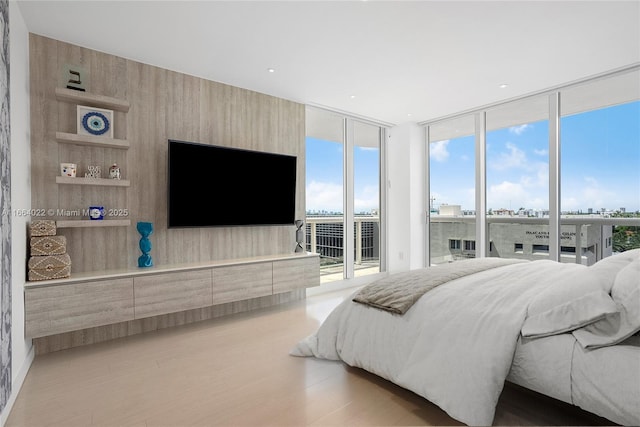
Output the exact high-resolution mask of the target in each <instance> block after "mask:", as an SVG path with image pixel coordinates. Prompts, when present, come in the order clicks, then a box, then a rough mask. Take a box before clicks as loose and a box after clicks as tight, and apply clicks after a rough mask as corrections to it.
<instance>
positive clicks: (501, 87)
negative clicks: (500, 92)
mask: <svg viewBox="0 0 640 427" xmlns="http://www.w3.org/2000/svg"><path fill="white" fill-rule="evenodd" d="M508 86H509V85H508V84H506V83H502V84H501V85H500V86H498V87H499V88H500V89H504V88H506V87H508Z"/></svg>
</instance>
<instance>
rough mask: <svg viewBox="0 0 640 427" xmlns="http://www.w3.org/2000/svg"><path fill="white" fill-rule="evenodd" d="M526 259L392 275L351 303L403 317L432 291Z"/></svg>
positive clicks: (476, 260) (480, 261)
mask: <svg viewBox="0 0 640 427" xmlns="http://www.w3.org/2000/svg"><path fill="white" fill-rule="evenodd" d="M522 262H527V261H526V260H519V259H508V258H470V259H467V260H462V261H456V262H453V263H449V264H440V265H437V266H432V267H427V268H421V269H419V270H411V271H407V272H403V273H394V274H391V275H389V276H387V277H385V278H383V279H380V280H376V281H375V282H373V283H370V284H368V285H366V286H365V287H364V288H362V289H361V290H360V292H358V293H357V294H356V295H355V297H354V298H353V301H354V302H358V303H361V304H365V305H369V306H371V307H375V308H379V309H381V310H386V311H389V312H391V313H394V314H400V315H402V314H404V313H406V312H407V310H409V309H410V308H411V306H413V304H414V303H415V302H416V301H418V299H420V297H421V296H422V295H424V294H425V293H426V292H428V291H430V290H431V289H433V288H435V287H437V286H439V285H442V284H444V283H446V282H450V281H451V280H455V279H458V278H460V277H463V276H468V275H469V274H473V273H478V272H481V271H485V270H489V269H491V268H496V267H502V266H505V265H511V264H516V263H522Z"/></svg>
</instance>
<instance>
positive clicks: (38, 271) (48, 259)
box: [28, 254, 71, 281]
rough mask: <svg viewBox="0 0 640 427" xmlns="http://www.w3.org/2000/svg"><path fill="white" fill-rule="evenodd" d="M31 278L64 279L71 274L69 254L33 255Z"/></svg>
mask: <svg viewBox="0 0 640 427" xmlns="http://www.w3.org/2000/svg"><path fill="white" fill-rule="evenodd" d="M28 267H29V280H30V281H34V280H50V279H64V278H66V277H69V276H71V258H69V255H68V254H63V255H49V256H32V257H31V258H29V263H28Z"/></svg>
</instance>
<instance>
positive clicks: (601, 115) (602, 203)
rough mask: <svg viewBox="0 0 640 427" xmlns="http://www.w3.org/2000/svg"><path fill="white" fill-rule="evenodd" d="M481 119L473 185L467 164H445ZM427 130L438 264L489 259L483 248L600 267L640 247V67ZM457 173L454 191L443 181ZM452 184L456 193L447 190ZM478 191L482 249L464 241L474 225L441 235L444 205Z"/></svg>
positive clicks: (432, 241)
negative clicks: (466, 126) (463, 129)
mask: <svg viewBox="0 0 640 427" xmlns="http://www.w3.org/2000/svg"><path fill="white" fill-rule="evenodd" d="M472 115H475V129H474V131H473V132H472V133H471V136H472V137H473V138H475V141H476V175H475V180H474V182H473V185H469V183H468V180H466V181H465V182H456V180H459V174H460V173H461V172H460V171H459V170H456V168H459V167H461V165H462V162H460V161H458V162H456V164H455V165H453V164H451V165H446V162H445V161H443V159H445V160H446V159H448V158H449V157H451V156H452V154H453V153H454V152H455V151H454V147H457V146H463V145H464V141H465V138H464V137H455V134H454V133H453V131H452V129H455V126H452V125H450V124H453V123H456V121H464V120H467V121H468V120H469V117H471V116H472ZM423 125H424V126H425V128H426V134H427V135H428V141H427V142H428V146H429V151H430V156H429V160H428V161H429V163H428V167H429V169H430V177H429V180H430V183H429V184H430V185H429V188H430V191H429V193H430V194H429V197H430V200H429V205H430V211H431V215H430V228H429V233H428V234H429V239H428V240H429V241H428V245H429V246H428V247H429V252H430V260H431V263H432V264H433V263H438V262H445V261H452V260H455V257H454V256H453V254H454V253H456V254H461V253H463V251H464V250H465V248H467V249H471V248H475V249H476V253H475V256H479V255H478V248H479V247H480V248H487V251H486V256H497V257H508V258H523V259H530V260H537V259H547V258H548V259H553V260H557V261H561V262H576V263H582V264H587V265H590V264H593V263H594V262H597V261H598V260H599V259H601V258H603V257H606V256H609V255H611V254H613V253H616V252H620V251H624V250H628V249H633V248H637V247H640V168H638V165H639V164H640V67H638V66H632V67H627V68H626V69H620V70H617V71H614V72H611V73H608V74H606V75H601V76H596V77H593V78H589V79H585V80H583V81H582V82H576V83H572V84H568V85H566V86H562V87H557V88H554V89H550V90H548V91H541V92H540V93H538V94H535V95H530V96H526V97H522V98H520V99H517V100H513V101H509V102H505V103H502V104H494V105H491V106H488V107H485V108H479V109H478V110H475V111H473V113H470V112H466V113H464V114H461V115H460V116H451V117H449V118H447V119H446V120H436V121H433V122H425V123H423ZM440 128H442V129H440ZM470 138H471V137H470ZM469 140H471V139H469ZM469 145H470V144H469ZM468 150H469V149H468ZM469 151H470V150H469ZM478 153H480V155H478ZM447 170H448V171H449V172H450V173H449V181H450V182H447V180H446V179H444V178H442V177H441V175H440V174H444V172H445V171H447ZM443 176H444V175H443ZM446 185H449V186H450V187H454V188H448V189H447V190H445V191H442V190H440V188H446ZM472 186H475V200H476V207H478V206H484V207H485V208H486V211H485V209H483V210H482V212H476V214H477V215H476V219H475V236H476V242H475V243H473V244H472V243H471V242H470V241H467V242H465V241H464V238H462V237H460V236H461V235H462V234H466V235H467V236H470V235H471V234H472V230H471V229H472V227H464V216H461V220H459V221H458V223H457V224H455V226H451V227H449V229H447V230H446V231H445V232H444V233H443V232H441V230H442V229H443V228H442V227H440V228H436V227H435V223H436V219H438V217H440V216H441V211H442V206H441V204H442V203H447V204H454V205H457V204H461V202H459V200H462V198H461V196H460V195H459V194H456V192H460V191H462V190H464V189H467V188H470V187H472ZM443 193H444V195H443ZM452 196H454V197H455V198H456V199H457V200H455V201H454V200H452ZM447 209H449V210H452V211H454V212H456V213H457V211H455V209H452V208H448V207H447ZM460 211H461V213H464V209H460ZM483 215H484V217H482V216H483ZM478 240H479V241H478ZM445 243H447V244H448V248H446V249H448V251H449V253H446V251H445V246H446V245H445ZM479 245H482V246H479ZM438 251H440V252H438ZM441 253H444V256H441ZM461 258H463V257H460V259H461ZM434 261H435V262H434Z"/></svg>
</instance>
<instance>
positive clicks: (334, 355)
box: [290, 249, 640, 425]
mask: <svg viewBox="0 0 640 427" xmlns="http://www.w3.org/2000/svg"><path fill="white" fill-rule="evenodd" d="M638 331H640V249H636V250H632V251H627V252H624V253H621V254H616V255H614V256H611V257H608V258H605V259H603V260H601V261H599V262H598V263H596V264H594V265H593V266H590V267H586V266H582V265H579V264H563V263H558V262H553V261H549V260H539V261H523V260H506V259H500V258H477V259H470V260H464V261H458V262H455V263H451V264H443V265H438V266H434V267H429V268H424V269H419V270H412V271H409V272H402V273H395V274H390V275H388V276H387V277H385V278H383V279H379V280H376V281H375V282H373V283H371V284H368V285H366V286H364V287H362V288H360V289H358V290H357V291H355V292H354V293H353V294H352V295H351V297H350V298H347V299H345V300H344V301H343V302H342V303H340V304H339V305H338V306H337V307H336V308H335V309H334V310H333V311H332V312H331V313H330V315H329V316H328V317H327V318H326V320H325V321H324V322H323V323H322V325H321V326H320V327H319V328H318V330H317V331H316V332H315V333H313V334H311V335H310V336H308V337H305V338H303V339H302V340H300V341H299V342H298V343H297V344H296V345H295V346H294V348H293V349H292V350H291V352H290V354H291V355H293V356H300V357H316V358H321V359H329V360H341V361H343V362H344V363H346V364H348V365H350V366H354V367H359V368H362V369H365V370H367V371H369V372H371V373H373V374H376V375H379V376H381V377H383V378H385V379H387V380H389V381H391V382H393V383H395V384H397V385H399V386H401V387H404V388H406V389H409V390H411V391H413V392H415V393H417V394H418V395H420V396H422V397H424V398H426V399H427V400H429V401H431V402H433V403H434V404H436V405H438V406H439V407H440V408H442V409H443V410H444V411H446V412H447V413H448V414H449V415H450V416H451V417H453V418H455V419H457V420H459V421H461V422H463V423H465V424H468V425H491V424H492V422H493V418H494V415H495V406H496V404H497V401H498V398H499V396H500V394H501V392H502V389H503V387H504V383H505V381H510V382H513V383H515V384H518V385H520V386H523V387H526V388H528V389H531V390H534V391H536V392H539V393H542V394H545V395H548V396H551V397H553V398H556V399H559V400H562V401H565V402H568V403H571V404H573V405H576V406H579V407H581V408H583V409H585V410H587V411H590V412H592V413H595V414H597V415H600V416H602V417H605V418H607V419H609V420H611V421H613V422H615V423H618V424H623V425H640V337H639V336H638V335H637V334H638Z"/></svg>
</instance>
